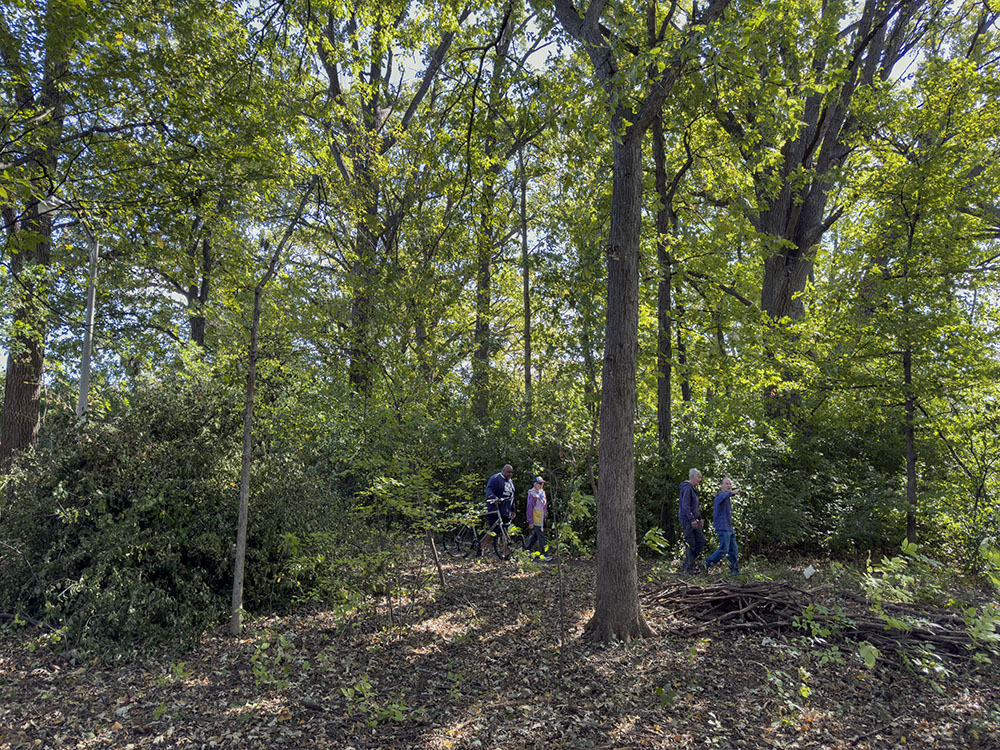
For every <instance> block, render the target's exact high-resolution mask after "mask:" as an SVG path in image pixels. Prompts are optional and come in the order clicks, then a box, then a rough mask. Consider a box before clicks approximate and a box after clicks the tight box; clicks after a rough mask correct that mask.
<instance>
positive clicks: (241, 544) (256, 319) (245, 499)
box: [229, 258, 277, 635]
mask: <svg viewBox="0 0 1000 750" xmlns="http://www.w3.org/2000/svg"><path fill="white" fill-rule="evenodd" d="M274 262H277V258H275V261H274ZM273 266H274V263H272V268H273ZM269 277H270V274H268V276H267V277H265V279H266V278H269ZM263 295H264V282H261V283H258V284H257V286H256V287H255V288H254V290H253V316H252V317H251V319H250V351H249V352H248V354H247V363H248V367H247V389H246V399H245V401H244V404H243V457H242V465H241V469H240V513H239V519H238V520H237V522H236V564H235V570H234V572H233V600H232V609H231V610H230V616H229V632H230V633H231V634H232V635H239V634H240V632H241V631H242V629H243V579H244V574H245V570H246V557H247V523H248V520H249V516H250V468H251V465H252V451H253V399H254V393H255V391H256V387H257V332H258V330H259V329H260V304H261V298H262V297H263Z"/></svg>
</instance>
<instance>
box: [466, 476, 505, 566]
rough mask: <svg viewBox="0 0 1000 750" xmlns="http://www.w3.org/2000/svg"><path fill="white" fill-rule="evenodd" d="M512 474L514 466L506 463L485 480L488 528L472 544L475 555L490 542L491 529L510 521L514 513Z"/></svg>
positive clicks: (479, 553)
mask: <svg viewBox="0 0 1000 750" xmlns="http://www.w3.org/2000/svg"><path fill="white" fill-rule="evenodd" d="M512 476H514V467H513V466H511V465H510V464H506V465H504V467H503V468H502V469H500V471H499V472H497V473H496V474H494V475H493V476H491V477H490V478H489V480H488V481H487V482H486V525H487V526H488V527H489V530H488V531H487V532H486V534H484V535H483V538H482V539H480V540H479V541H477V542H476V544H475V545H474V547H473V553H474V554H476V555H481V554H482V550H483V548H484V547H486V545H487V544H489V543H490V540H491V539H492V538H493V529H495V528H496V527H497V526H498V525H499V524H500V523H504V524H507V523H510V519H511V517H512V516H513V515H514V482H513V481H512V480H511V477H512Z"/></svg>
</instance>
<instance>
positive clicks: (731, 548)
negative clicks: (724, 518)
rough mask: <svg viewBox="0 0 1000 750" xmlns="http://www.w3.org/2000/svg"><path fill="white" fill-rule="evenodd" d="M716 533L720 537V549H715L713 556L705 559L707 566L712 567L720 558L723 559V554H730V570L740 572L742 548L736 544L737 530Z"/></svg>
mask: <svg viewBox="0 0 1000 750" xmlns="http://www.w3.org/2000/svg"><path fill="white" fill-rule="evenodd" d="M715 533H716V535H718V537H719V549H717V550H715V552H713V553H712V554H711V556H710V557H709V558H708V559H707V560H706V561H705V567H706V568H711V567H712V566H713V565H715V564H716V563H717V562H719V560H721V559H722V556H723V555H729V572H730V573H739V572H740V563H739V560H738V558H737V555H738V554H739V552H740V550H739V547H737V546H736V532H735V531H716V532H715Z"/></svg>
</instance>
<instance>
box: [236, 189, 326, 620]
mask: <svg viewBox="0 0 1000 750" xmlns="http://www.w3.org/2000/svg"><path fill="white" fill-rule="evenodd" d="M315 185H316V183H315V181H312V182H310V184H309V187H308V188H307V189H306V190H304V191H303V194H302V200H301V202H300V203H299V207H298V211H296V213H295V215H294V217H293V218H292V220H291V221H290V222H289V224H288V226H287V227H286V228H285V232H284V235H283V236H282V238H281V241H280V242H278V243H276V244H275V246H274V252H272V253H271V258H270V262H269V263H268V266H267V271H266V272H265V273H264V275H263V276H262V277H261V279H260V281H258V282H257V284H256V285H255V286H254V290H253V313H252V315H251V317H250V349H249V351H248V353H247V389H246V398H245V400H244V403H243V455H242V462H241V465H240V510H239V517H238V519H237V522H236V559H235V563H234V566H233V567H234V569H233V598H232V607H231V610H230V614H229V632H230V633H231V634H232V635H234V636H238V635H239V634H240V632H241V630H242V629H243V582H244V577H245V571H246V553H247V524H248V520H249V516H250V469H251V467H252V462H253V400H254V393H255V392H256V388H257V333H258V331H259V330H260V308H261V300H262V299H263V297H264V288H265V287H266V286H267V282H269V281H270V280H271V277H272V276H274V274H275V272H276V271H277V270H278V261H279V260H280V259H281V253H282V251H283V250H284V248H285V246H286V245H287V244H288V242H289V240H290V239H291V237H292V231H293V230H294V228H295V225H296V224H297V223H298V221H299V219H301V218H302V212H303V211H305V208H306V204H307V203H308V201H309V197H310V195H311V194H312V191H313V189H314V187H315ZM262 249H263V250H264V252H267V249H268V244H267V242H266V241H265V242H264V243H263V246H262Z"/></svg>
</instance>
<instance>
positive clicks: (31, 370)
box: [0, 3, 75, 471]
mask: <svg viewBox="0 0 1000 750" xmlns="http://www.w3.org/2000/svg"><path fill="white" fill-rule="evenodd" d="M72 15H73V11H72V10H71V9H70V8H68V6H64V5H63V4H60V3H49V4H48V5H47V6H46V10H45V29H46V33H47V36H46V37H45V38H44V39H40V40H31V41H30V42H27V43H26V44H25V47H28V48H34V49H32V52H34V53H37V54H38V55H39V56H42V55H43V53H44V55H43V57H42V61H41V68H40V71H39V72H40V75H37V74H36V75H35V76H34V77H36V78H38V79H40V80H39V81H38V95H37V97H36V95H35V93H34V92H33V91H32V88H31V87H32V81H31V78H32V77H33V73H34V72H35V71H32V66H33V65H34V64H35V63H36V60H35V59H32V58H31V57H30V54H29V55H28V56H24V53H22V50H21V48H20V46H19V43H18V42H17V41H16V40H15V39H14V37H13V35H12V33H11V32H10V29H9V28H8V27H7V23H6V20H5V19H3V18H2V17H0V62H2V63H3V70H4V72H5V73H6V74H8V76H9V78H10V79H11V80H12V81H13V82H14V83H13V89H14V96H15V98H16V100H17V105H18V108H19V109H20V110H21V111H22V112H25V113H26V112H31V111H33V110H34V111H37V113H38V118H39V119H38V125H37V128H38V131H39V134H40V135H39V145H38V147H37V149H36V150H34V151H32V152H31V153H30V154H29V155H28V157H27V169H28V172H29V173H30V174H31V175H32V189H33V191H34V193H33V195H32V196H31V198H30V199H28V200H27V201H25V203H24V214H23V216H24V219H22V220H20V221H18V219H17V217H16V208H11V210H5V211H4V225H5V229H6V231H7V241H8V243H9V246H10V247H14V248H16V250H17V252H15V253H14V254H12V257H11V264H10V269H11V272H12V274H14V276H16V277H19V278H20V281H21V285H20V292H19V296H18V300H17V302H16V303H15V308H14V316H13V318H14V320H13V322H14V325H13V330H14V331H15V334H14V337H13V339H12V340H11V342H10V344H9V346H8V351H9V353H8V357H7V372H6V376H5V381H4V398H3V415H2V418H0V471H5V470H6V469H7V467H8V466H9V465H10V462H11V460H12V459H13V458H14V456H15V455H16V454H18V453H20V452H21V451H24V450H26V449H28V448H30V447H32V446H34V445H35V443H36V442H37V441H38V430H39V427H40V425H41V399H42V375H43V373H44V370H45V341H46V338H47V323H46V320H45V313H44V309H43V307H44V306H43V304H42V303H43V300H44V299H45V298H46V292H45V290H44V289H43V288H42V286H40V285H39V284H38V282H37V281H36V280H35V279H34V278H31V274H30V273H28V272H29V271H31V270H32V268H33V267H36V266H42V267H46V266H48V265H49V262H50V252H51V248H52V218H51V216H50V215H49V214H48V212H47V211H43V210H42V208H41V205H40V204H41V201H42V198H45V197H48V196H49V195H50V192H49V191H50V190H51V186H52V185H53V184H55V183H58V182H59V178H58V175H57V169H58V166H59V157H60V151H59V144H60V142H61V141H62V138H63V131H64V125H65V116H66V97H67V93H66V92H67V90H68V86H69V84H68V83H67V79H68V77H69V64H68V59H69V51H70V47H71V45H72V44H74V43H75V40H74V37H73V34H72V33H71V32H70V28H71V22H72V21H74V20H75V19H74V18H73V17H72ZM36 45H37V46H36Z"/></svg>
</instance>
